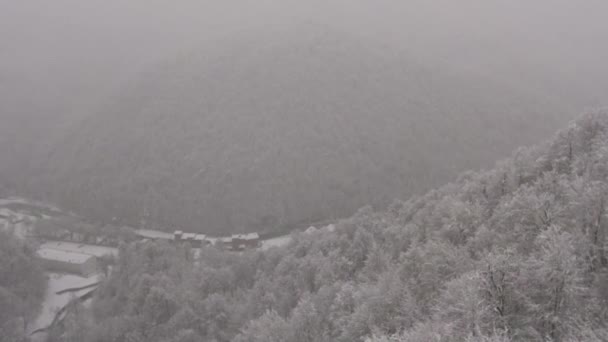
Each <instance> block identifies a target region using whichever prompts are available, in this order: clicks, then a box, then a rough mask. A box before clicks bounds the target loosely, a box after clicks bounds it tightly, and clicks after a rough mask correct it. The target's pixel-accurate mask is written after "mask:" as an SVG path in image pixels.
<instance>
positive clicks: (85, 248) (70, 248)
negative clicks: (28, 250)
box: [40, 241, 118, 257]
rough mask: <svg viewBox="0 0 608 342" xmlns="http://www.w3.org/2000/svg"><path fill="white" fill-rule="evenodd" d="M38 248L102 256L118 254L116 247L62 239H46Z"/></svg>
mask: <svg viewBox="0 0 608 342" xmlns="http://www.w3.org/2000/svg"><path fill="white" fill-rule="evenodd" d="M40 248H50V249H58V250H62V251H67V252H76V253H82V254H88V255H93V256H96V257H103V256H106V255H113V256H118V248H113V247H105V246H95V245H85V244H81V243H74V242H63V241H48V242H45V243H43V244H42V245H40Z"/></svg>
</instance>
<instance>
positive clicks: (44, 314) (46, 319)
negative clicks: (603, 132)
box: [28, 273, 100, 341]
mask: <svg viewBox="0 0 608 342" xmlns="http://www.w3.org/2000/svg"><path fill="white" fill-rule="evenodd" d="M47 275H48V277H49V282H48V286H47V289H46V293H45V297H44V302H43V303H42V310H41V311H40V314H39V315H38V318H37V319H36V320H35V321H34V322H33V323H32V324H30V325H29V326H28V332H29V333H31V332H32V331H35V330H37V329H41V328H46V327H48V326H49V325H50V324H51V322H52V321H53V318H54V317H55V313H57V311H58V310H60V309H61V308H63V307H64V306H65V305H67V304H68V302H69V301H70V300H71V299H72V298H74V297H75V296H78V295H82V294H84V293H86V292H87V291H90V290H91V289H88V290H82V291H80V292H72V293H64V294H61V295H58V294H57V292H59V291H61V290H65V289H69V288H75V287H76V288H77V287H83V286H86V285H90V284H94V283H96V282H98V281H99V280H100V275H95V276H92V277H89V278H83V277H79V276H77V275H71V274H57V273H47ZM44 339H45V336H44V334H36V335H34V336H33V341H44Z"/></svg>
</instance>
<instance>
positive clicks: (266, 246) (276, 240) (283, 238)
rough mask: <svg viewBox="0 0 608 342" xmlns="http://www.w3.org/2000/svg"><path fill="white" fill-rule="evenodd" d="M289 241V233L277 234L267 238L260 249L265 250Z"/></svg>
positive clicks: (283, 244) (286, 243)
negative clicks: (274, 236)
mask: <svg viewBox="0 0 608 342" xmlns="http://www.w3.org/2000/svg"><path fill="white" fill-rule="evenodd" d="M289 242H291V235H284V236H279V237H276V238H274V239H268V240H266V241H264V242H263V243H262V247H260V249H261V250H263V251H266V250H269V249H270V248H272V247H281V246H286V245H288V244H289Z"/></svg>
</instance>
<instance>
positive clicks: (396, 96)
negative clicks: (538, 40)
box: [33, 29, 568, 233]
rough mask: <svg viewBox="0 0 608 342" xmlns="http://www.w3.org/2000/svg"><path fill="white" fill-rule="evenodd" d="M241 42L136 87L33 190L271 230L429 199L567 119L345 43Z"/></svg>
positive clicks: (58, 149)
mask: <svg viewBox="0 0 608 342" xmlns="http://www.w3.org/2000/svg"><path fill="white" fill-rule="evenodd" d="M232 39H233V40H232V41H230V42H228V43H227V42H223V45H224V46H229V47H227V48H224V49H212V48H209V47H208V48H206V49H204V50H201V51H198V52H194V53H192V54H189V55H187V56H184V57H182V58H179V59H177V60H174V61H173V62H168V63H166V64H164V65H161V66H159V67H158V68H156V69H154V70H150V71H149V72H147V73H145V74H144V75H142V76H141V78H140V79H138V80H135V81H134V82H133V83H132V85H131V86H129V87H127V88H125V89H124V90H123V91H122V93H121V94H120V95H119V96H117V97H116V98H115V99H113V100H111V101H109V102H108V103H107V105H106V106H105V107H104V108H103V109H102V110H100V111H99V113H98V114H96V115H94V116H92V117H91V118H89V119H88V120H85V122H84V123H83V124H82V125H79V126H77V128H75V129H74V130H73V132H72V134H71V135H70V136H69V137H68V138H66V139H64V140H63V141H62V142H61V143H60V144H58V145H57V146H55V148H54V151H55V152H54V153H53V154H51V155H50V157H49V159H48V161H47V162H46V163H44V165H43V166H42V167H41V168H40V169H41V170H43V171H42V172H41V175H40V176H39V177H37V180H36V182H38V183H36V182H34V184H36V186H33V187H34V188H36V189H46V190H47V191H46V193H47V194H49V196H48V197H49V199H51V200H52V201H53V202H57V203H60V204H62V205H64V206H66V207H68V208H70V209H75V210H77V211H79V212H82V213H85V214H87V215H89V216H91V217H94V218H98V219H108V218H109V217H118V218H120V219H122V220H125V221H126V222H128V223H129V224H132V225H140V224H141V223H142V222H143V221H144V220H145V221H146V222H147V223H148V224H149V225H155V226H160V227H171V226H178V227H183V228H185V229H189V230H198V231H203V232H207V233H214V232H215V233H217V232H228V231H243V230H266V229H276V228H277V227H281V226H286V225H289V224H293V223H299V222H306V221H315V220H320V219H327V218H332V217H344V216H347V215H349V214H352V213H353V212H354V211H355V210H356V209H357V208H359V207H360V206H362V205H365V204H370V203H371V204H373V205H375V206H382V205H385V204H387V203H389V202H390V201H391V200H392V199H394V198H405V197H408V196H410V195H412V194H414V193H417V192H421V191H424V190H426V189H428V188H429V187H430V186H433V185H436V184H438V183H439V182H441V181H445V180H446V179H449V177H451V176H452V175H454V174H456V173H457V172H459V171H462V170H464V169H467V168H470V167H479V166H482V165H486V164H487V163H488V162H489V161H491V160H492V159H493V158H495V156H501V155H504V154H506V153H507V152H508V151H509V150H511V149H513V148H514V147H515V146H517V145H518V144H521V143H528V142H531V141H533V140H535V139H537V137H538V136H545V135H547V134H549V132H550V131H552V130H554V129H555V128H556V127H557V125H558V124H559V123H561V122H564V121H565V118H567V117H568V115H567V114H566V113H565V112H564V111H563V110H560V109H558V108H557V106H556V105H555V103H556V99H555V98H552V97H551V96H549V95H546V94H545V95H543V96H539V94H537V93H534V94H529V93H526V92H523V91H518V90H516V89H514V88H511V87H508V86H506V85H503V84H500V83H497V82H495V81H491V80H490V79H485V78H482V77H477V76H472V75H470V74H466V73H459V72H456V71H452V70H450V69H447V68H444V69H442V68H439V67H437V66H432V67H431V66H427V65H425V64H424V62H423V61H416V60H413V59H411V58H410V57H408V56H409V54H408V53H407V52H404V51H396V50H391V49H390V48H388V47H386V46H383V45H380V44H379V45H377V46H375V45H373V44H371V43H369V41H364V40H360V39H359V38H356V37H355V36H350V35H347V34H344V33H341V32H338V31H330V30H312V32H311V30H298V29H293V30H275V31H272V30H268V31H264V32H256V34H255V35H253V34H251V35H248V34H243V35H242V36H236V37H233V38H232ZM39 192H42V191H39Z"/></svg>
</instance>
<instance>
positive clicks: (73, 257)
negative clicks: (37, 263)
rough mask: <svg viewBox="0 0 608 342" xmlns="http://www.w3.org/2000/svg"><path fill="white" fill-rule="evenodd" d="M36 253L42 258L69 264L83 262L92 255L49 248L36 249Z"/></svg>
mask: <svg viewBox="0 0 608 342" xmlns="http://www.w3.org/2000/svg"><path fill="white" fill-rule="evenodd" d="M37 254H38V256H39V257H40V258H42V259H46V260H55V261H61V262H67V263H70V264H83V263H85V262H87V261H88V260H89V259H91V258H92V257H93V256H92V255H88V254H82V253H76V252H67V251H62V250H58V249H50V248H41V249H39V250H38V251H37Z"/></svg>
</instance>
